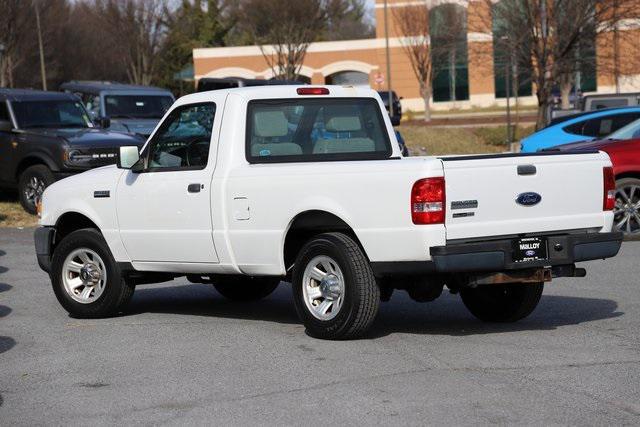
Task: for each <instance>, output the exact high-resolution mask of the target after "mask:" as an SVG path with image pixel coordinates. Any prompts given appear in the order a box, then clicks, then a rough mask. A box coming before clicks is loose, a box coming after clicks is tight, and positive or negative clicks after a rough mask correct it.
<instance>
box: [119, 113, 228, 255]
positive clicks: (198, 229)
mask: <svg viewBox="0 0 640 427" xmlns="http://www.w3.org/2000/svg"><path fill="white" fill-rule="evenodd" d="M215 112H216V105H215V104H214V103H211V102H208V103H199V104H188V105H182V106H179V107H176V108H175V109H174V110H173V111H171V113H169V115H167V117H166V118H165V120H164V121H163V123H162V125H161V126H160V127H159V129H158V131H157V132H156V133H155V134H154V135H153V137H152V138H151V140H150V141H149V142H148V143H147V145H146V147H145V149H144V152H143V153H142V156H141V162H143V168H142V170H141V171H137V172H136V171H134V170H127V171H126V172H125V173H123V174H122V176H121V178H120V182H119V184H118V189H117V201H116V205H117V215H118V223H119V227H120V236H121V238H122V242H123V244H124V247H125V249H126V251H127V253H128V254H129V257H130V258H131V260H132V261H134V262H165V263H167V262H171V263H217V262H218V257H217V255H216V251H215V247H214V244H213V233H212V228H213V227H212V218H211V204H210V199H211V180H212V176H213V170H214V166H215V156H214V154H215V147H214V148H213V149H212V144H217V141H212V140H213V139H215V138H214V137H213V135H217V134H218V132H217V130H218V129H219V127H220V125H219V120H216V114H215ZM214 130H215V131H214ZM210 153H211V156H209V154H210ZM209 157H211V158H209Z"/></svg>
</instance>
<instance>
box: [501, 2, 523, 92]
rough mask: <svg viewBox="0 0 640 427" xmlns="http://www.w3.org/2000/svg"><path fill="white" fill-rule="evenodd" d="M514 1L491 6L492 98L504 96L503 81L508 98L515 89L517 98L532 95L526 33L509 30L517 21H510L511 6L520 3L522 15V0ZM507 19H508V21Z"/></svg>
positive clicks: (513, 19)
mask: <svg viewBox="0 0 640 427" xmlns="http://www.w3.org/2000/svg"><path fill="white" fill-rule="evenodd" d="M518 2H519V3H518ZM518 2H516V3H514V1H513V0H503V1H500V2H498V3H496V4H494V5H493V75H494V82H495V96H496V98H506V97H507V81H508V82H509V95H510V96H516V89H517V95H518V96H531V94H532V88H531V76H532V64H531V59H530V58H529V57H528V56H527V55H526V53H525V52H530V48H529V46H530V45H531V39H530V37H528V36H527V35H528V32H527V31H516V29H515V28H512V27H514V26H517V25H518V22H519V21H518V20H517V19H515V18H513V13H514V12H513V7H514V4H521V5H522V6H521V7H522V10H521V13H522V14H524V13H525V9H524V4H523V3H521V2H522V0H518ZM506 8H509V9H506ZM507 17H511V19H510V20H508V19H506V18H507ZM523 22H524V18H523ZM516 49H517V51H516Z"/></svg>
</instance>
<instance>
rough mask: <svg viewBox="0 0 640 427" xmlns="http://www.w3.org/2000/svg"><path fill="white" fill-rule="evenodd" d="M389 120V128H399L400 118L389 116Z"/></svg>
mask: <svg viewBox="0 0 640 427" xmlns="http://www.w3.org/2000/svg"><path fill="white" fill-rule="evenodd" d="M389 118H390V119H391V126H400V116H396V115H394V116H391V117H389Z"/></svg>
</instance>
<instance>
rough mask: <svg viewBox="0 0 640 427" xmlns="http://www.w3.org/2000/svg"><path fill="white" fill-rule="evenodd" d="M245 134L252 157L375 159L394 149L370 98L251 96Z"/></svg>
mask: <svg viewBox="0 0 640 427" xmlns="http://www.w3.org/2000/svg"><path fill="white" fill-rule="evenodd" d="M246 138H247V139H246V157H247V160H248V161H249V162H250V163H274V162H304V161H332V160H377V159H386V158H389V157H390V156H391V152H392V151H391V143H390V140H389V135H388V134H387V129H386V126H385V123H384V120H383V116H382V113H381V111H380V107H379V104H378V103H377V101H376V100H375V99H373V98H325V99H310V98H302V99H278V100H254V101H250V102H249V105H248V110H247V137H246Z"/></svg>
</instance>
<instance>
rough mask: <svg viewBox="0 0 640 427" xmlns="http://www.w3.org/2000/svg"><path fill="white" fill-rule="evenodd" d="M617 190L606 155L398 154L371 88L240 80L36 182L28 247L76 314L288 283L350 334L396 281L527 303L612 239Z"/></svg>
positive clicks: (425, 297)
mask: <svg viewBox="0 0 640 427" xmlns="http://www.w3.org/2000/svg"><path fill="white" fill-rule="evenodd" d="M614 191H615V185H614V182H613V176H612V173H611V164H610V161H609V158H608V157H607V155H606V154H604V153H600V152H593V153H580V154H574V153H563V154H556V153H542V154H534V155H514V154H503V155H479V156H466V157H465V156H458V157H446V156H445V157H407V158H405V157H402V156H401V154H400V151H399V148H398V144H397V142H396V139H395V135H394V132H393V128H392V126H391V123H390V121H389V117H388V115H387V114H386V113H385V110H384V106H383V104H382V102H381V100H380V98H379V97H378V95H377V94H376V93H375V92H374V91H372V90H370V89H365V88H356V87H339V86H322V87H311V86H275V87H259V88H239V89H230V90H218V91H212V92H203V93H197V94H193V95H188V96H185V97H183V98H180V99H179V100H178V101H177V102H176V103H175V104H174V105H173V107H172V108H171V109H170V110H169V112H168V113H167V114H166V116H165V117H164V118H163V120H162V121H161V123H160V124H159V125H158V127H157V128H156V130H155V131H154V133H153V134H152V135H151V137H150V138H149V140H148V141H147V143H146V145H145V146H144V148H143V149H142V150H141V151H140V152H138V148H136V147H122V148H121V151H120V157H119V161H118V165H117V167H116V166H115V165H114V166H107V167H103V168H100V169H94V170H91V171H88V172H85V173H82V174H80V175H78V176H74V177H71V178H67V179H64V180H62V181H60V182H57V183H55V184H53V185H52V186H50V187H49V188H47V190H46V191H45V193H44V196H43V199H42V201H41V203H40V205H39V211H40V215H41V219H40V224H41V227H39V228H38V229H37V230H36V233H35V246H36V253H37V258H38V262H39V265H40V266H41V268H42V269H44V270H45V271H47V272H49V274H50V277H51V282H52V284H53V290H54V292H55V294H56V296H57V298H58V300H59V301H60V303H61V304H62V306H63V307H64V308H65V309H66V310H67V311H69V312H70V313H71V314H72V315H74V316H78V317H98V316H108V315H113V314H116V313H118V312H119V311H121V310H122V309H123V307H124V305H125V304H126V303H127V302H128V300H129V299H130V298H131V295H132V294H133V291H134V288H135V286H136V285H140V284H145V283H155V282H162V281H167V280H171V279H173V278H175V277H179V276H186V278H187V279H188V280H189V281H191V282H194V283H211V284H213V285H214V286H215V288H216V289H217V290H218V291H219V292H220V293H221V294H222V295H223V296H225V297H227V298H230V299H232V300H252V299H254V300H255V299H259V298H263V297H266V296H267V295H269V294H270V293H271V292H272V291H273V290H274V289H275V288H276V287H277V286H278V284H279V283H280V282H281V281H286V282H291V284H292V288H293V300H294V303H295V306H296V309H297V312H298V314H299V316H300V318H301V320H302V322H303V323H304V324H305V326H306V328H307V330H308V332H309V333H310V334H312V335H314V336H317V337H321V338H330V339H345V338H354V337H357V336H360V335H362V334H363V333H364V332H365V331H366V330H367V329H368V328H369V326H370V325H371V323H372V322H373V320H374V318H375V316H376V313H377V311H378V307H379V304H380V301H381V300H382V301H385V300H388V299H389V298H390V297H391V293H392V292H393V290H394V289H403V290H406V291H407V292H408V293H409V295H410V296H411V297H412V298H413V299H415V300H417V301H431V300H433V299H435V298H437V297H438V296H439V295H440V294H441V292H442V290H443V287H444V286H446V287H447V288H448V289H449V290H450V291H451V292H452V293H459V294H460V296H461V297H462V301H463V303H464V304H465V305H466V306H467V307H468V309H469V310H470V311H471V313H473V314H474V315H475V316H476V317H478V318H479V319H482V320H485V321H497V322H510V321H516V320H519V319H522V318H524V317H525V316H527V315H528V314H530V313H531V312H532V311H533V309H534V308H535V307H536V305H537V303H538V301H539V299H540V295H541V293H542V290H543V287H544V283H545V282H548V281H550V280H551V279H552V278H554V277H580V276H584V274H585V271H584V269H582V268H576V266H575V263H576V262H579V261H587V260H593V259H603V258H608V257H613V256H615V255H616V254H617V252H618V250H619V249H620V244H621V240H622V236H621V234H620V233H613V232H611V226H612V221H613V213H612V209H613V204H614V202H615V197H614Z"/></svg>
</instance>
